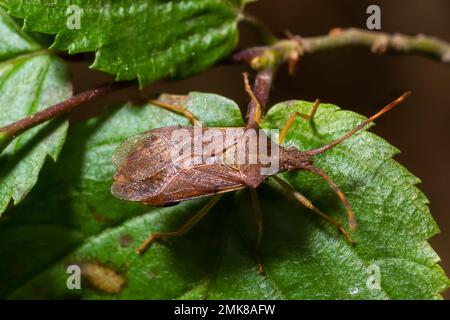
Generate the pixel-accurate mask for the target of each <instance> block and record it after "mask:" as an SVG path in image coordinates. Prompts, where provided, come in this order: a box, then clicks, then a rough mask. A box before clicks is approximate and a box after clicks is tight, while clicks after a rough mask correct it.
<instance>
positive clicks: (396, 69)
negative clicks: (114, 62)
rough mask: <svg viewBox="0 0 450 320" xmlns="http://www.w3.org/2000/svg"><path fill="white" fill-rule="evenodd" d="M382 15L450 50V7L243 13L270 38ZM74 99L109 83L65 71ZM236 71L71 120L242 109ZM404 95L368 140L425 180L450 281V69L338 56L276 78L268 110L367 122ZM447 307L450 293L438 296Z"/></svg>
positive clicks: (420, 1) (258, 7)
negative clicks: (210, 96)
mask: <svg viewBox="0 0 450 320" xmlns="http://www.w3.org/2000/svg"><path fill="white" fill-rule="evenodd" d="M371 4H377V5H379V6H380V7H381V13H382V31H386V32H402V33H406V34H411V35H414V34H418V33H425V34H428V35H433V36H437V37H440V38H442V39H444V40H447V41H450V1H448V0H427V1H425V0H389V1H387V0H385V1H365V0H339V1H336V0H276V1H275V0H272V1H269V0H260V1H259V2H256V3H250V4H249V5H248V7H247V11H248V12H250V13H251V14H253V15H254V16H257V17H258V18H260V19H261V20H262V21H264V22H265V23H266V24H267V26H268V27H269V28H270V29H271V30H272V31H273V32H275V33H276V34H277V35H280V36H281V35H282V34H283V32H284V31H285V30H290V31H292V32H293V33H296V34H299V35H301V36H317V35H322V34H326V33H328V31H329V30H330V29H331V28H334V27H344V28H345V27H358V28H365V26H366V19H367V14H366V9H367V7H368V6H369V5H371ZM256 44H258V43H257V41H256V38H255V37H254V35H253V34H252V33H251V31H250V30H249V29H248V28H246V27H245V26H242V27H241V42H240V45H239V46H240V47H241V48H244V47H248V46H251V45H256ZM71 68H72V74H73V78H74V83H75V90H76V91H81V90H84V89H87V88H90V87H92V86H95V85H97V84H100V83H103V82H105V81H108V80H110V78H109V77H107V76H105V75H103V74H100V73H98V72H94V71H89V70H86V69H87V68H86V64H84V63H81V62H72V63H71ZM244 70H246V69H245V67H242V66H219V67H215V68H213V69H212V70H209V71H207V72H204V73H202V74H200V75H196V76H193V77H190V78H189V79H185V80H182V81H177V82H159V83H156V84H154V85H151V86H149V87H148V88H146V89H145V90H144V92H138V91H137V90H135V89H130V90H126V91H122V92H121V93H118V94H115V95H113V96H111V97H108V98H107V99H103V100H102V101H100V102H97V103H95V104H91V105H89V106H88V107H86V108H83V110H79V111H77V112H76V113H75V114H74V115H73V120H74V121H77V120H80V119H82V118H86V117H89V116H92V115H95V114H98V113H99V112H101V110H102V108H101V107H100V106H101V105H104V104H105V102H108V101H121V100H128V99H137V98H139V97H142V96H147V97H148V96H152V95H153V94H154V93H158V92H169V93H178V94H185V93H188V92H190V91H204V92H214V93H218V94H221V95H224V96H226V97H229V98H231V99H233V100H235V101H237V102H238V103H239V104H240V105H241V106H246V104H247V102H248V98H247V96H246V94H245V92H244V90H243V88H242V77H241V72H242V71H244ZM406 90H412V91H413V96H412V97H411V98H410V99H409V100H408V101H407V102H406V103H405V104H404V105H402V106H401V107H400V108H398V109H397V110H396V111H394V112H392V113H389V114H388V116H386V117H384V118H383V119H382V120H379V121H378V122H377V126H376V127H375V128H374V129H373V131H374V132H376V133H377V134H379V135H380V136H382V137H384V138H385V139H386V140H388V141H389V142H390V143H392V144H393V145H395V146H396V147H398V148H399V149H400V150H402V154H401V155H399V156H397V158H396V159H397V161H399V162H400V163H402V164H403V165H404V166H405V167H407V168H408V169H409V170H410V171H411V172H413V173H414V174H415V175H416V176H418V177H419V178H421V179H422V181H423V183H422V184H421V185H420V186H419V187H420V188H421V189H422V190H423V191H424V193H425V194H426V195H427V196H428V198H429V199H430V206H431V212H432V213H433V216H434V218H435V219H436V220H437V222H438V224H439V226H440V228H441V230H442V233H441V234H440V235H438V236H436V237H434V238H433V239H432V240H431V244H432V245H433V247H434V249H435V250H436V251H437V252H438V254H439V256H440V257H441V259H442V266H443V267H444V268H445V270H446V272H447V275H449V274H450V250H449V246H450V208H449V207H448V205H449V204H450V192H449V190H450V186H449V184H450V169H449V166H450V65H444V64H441V63H438V62H436V61H433V60H430V59H427V58H424V57H422V56H415V55H384V56H377V55H373V54H372V53H370V51H369V50H368V49H345V50H338V51H332V52H324V53H320V54H316V55H312V56H306V57H304V58H303V59H302V60H301V62H300V64H299V70H298V74H297V76H295V77H293V78H292V77H289V76H288V75H287V73H286V71H285V70H282V71H281V72H280V73H279V75H278V77H277V79H276V81H275V86H274V90H273V92H272V96H271V100H270V102H271V104H273V103H276V102H279V101H285V100H288V99H303V100H314V99H315V98H317V97H319V98H321V99H322V101H324V102H331V103H334V104H336V105H339V106H341V107H343V108H345V109H350V110H353V111H356V112H358V113H361V114H364V115H371V114H372V113H373V112H374V111H375V110H378V109H379V108H380V107H381V106H383V105H385V104H386V102H388V101H391V100H392V99H393V98H395V97H397V96H398V95H399V94H401V93H402V92H404V91H406ZM445 297H446V298H447V299H450V292H449V291H448V292H447V293H446V294H445Z"/></svg>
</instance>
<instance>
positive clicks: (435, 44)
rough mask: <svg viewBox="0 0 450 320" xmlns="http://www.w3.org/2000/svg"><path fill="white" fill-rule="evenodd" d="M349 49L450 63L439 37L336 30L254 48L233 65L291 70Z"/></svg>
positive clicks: (446, 47)
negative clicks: (310, 58) (305, 60)
mask: <svg viewBox="0 0 450 320" xmlns="http://www.w3.org/2000/svg"><path fill="white" fill-rule="evenodd" d="M348 47H369V48H370V49H371V51H372V52H374V53H377V54H383V53H386V52H399V53H419V54H423V55H427V56H429V57H432V58H435V59H437V60H439V61H441V62H443V63H450V44H449V43H447V42H445V41H443V40H440V39H438V38H435V37H430V36H425V35H417V36H407V35H403V34H399V33H397V34H392V35H391V34H388V33H384V32H373V31H366V30H360V29H333V30H332V31H331V32H330V33H329V34H328V35H325V36H319V37H310V38H302V37H300V36H290V39H288V40H279V41H278V42H276V43H275V44H273V45H271V46H263V47H253V48H249V49H245V50H243V51H241V52H238V53H236V54H235V55H233V57H232V61H233V62H239V63H248V64H250V65H251V66H252V68H254V69H256V70H264V69H267V68H268V67H273V66H278V65H280V64H282V63H285V62H288V63H290V66H291V67H290V70H291V71H292V66H295V64H296V62H297V61H298V59H299V58H300V57H302V56H304V55H306V54H313V53H316V52H321V51H327V50H333V49H338V48H348Z"/></svg>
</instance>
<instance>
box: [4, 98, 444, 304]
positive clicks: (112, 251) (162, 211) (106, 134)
mask: <svg viewBox="0 0 450 320" xmlns="http://www.w3.org/2000/svg"><path fill="white" fill-rule="evenodd" d="M179 101H180V102H181V103H183V104H185V105H186V106H187V107H188V108H189V109H190V110H191V111H192V112H193V113H194V114H196V115H197V116H198V117H199V118H200V119H201V120H202V121H203V122H204V123H205V124H206V125H208V126H223V127H228V126H242V124H243V121H242V118H241V116H240V112H239V108H238V106H237V105H236V104H235V103H233V102H232V101H230V100H227V99H225V98H222V97H219V96H216V95H211V94H200V93H193V94H191V95H190V96H189V97H188V98H184V99H181V100H179ZM310 107H311V104H310V103H306V102H289V103H285V104H280V105H277V106H275V107H274V108H273V109H272V110H271V111H270V112H269V114H268V116H267V118H266V119H265V121H264V127H265V128H280V127H281V126H282V124H283V122H284V121H285V120H286V118H287V116H288V114H289V112H291V111H294V110H296V111H303V112H305V111H307V110H309V108H310ZM362 119H363V118H362V117H361V116H358V115H357V114H355V113H352V112H347V111H340V110H339V108H338V107H335V106H332V105H322V106H321V107H320V109H319V110H318V112H317V117H316V118H315V121H314V124H315V130H316V131H315V130H314V127H313V126H310V125H308V124H307V123H306V122H305V121H304V120H299V121H297V122H296V124H295V126H294V127H293V128H292V130H291V132H290V134H289V135H288V138H287V140H286V144H295V145H296V146H298V147H299V148H302V149H309V148H311V147H316V146H319V145H322V144H324V143H326V142H328V141H330V140H332V139H334V138H336V137H338V136H340V135H341V134H342V133H343V132H345V131H347V130H348V129H349V128H351V127H353V126H354V125H355V124H357V123H359V122H360V121H361V120H362ZM174 124H188V122H187V120H185V119H184V118H182V117H181V116H179V115H176V114H174V113H172V112H169V111H166V110H161V109H159V108H157V107H155V106H151V105H144V106H134V105H131V104H127V105H125V106H124V107H122V108H119V109H117V108H116V109H113V110H112V111H111V112H110V113H109V115H108V116H107V117H106V118H102V119H96V120H91V121H89V122H88V123H86V124H80V125H78V126H77V127H76V128H75V129H74V131H73V134H72V135H71V136H70V137H69V139H68V142H67V143H66V146H65V149H64V152H63V153H62V155H61V159H60V161H59V162H58V164H57V165H56V164H52V165H49V166H47V167H46V169H45V173H44V174H43V179H41V180H40V181H39V187H38V188H36V189H35V190H34V191H33V194H32V195H30V197H28V198H27V199H26V200H25V201H24V202H23V203H22V204H21V205H20V206H18V207H16V208H14V209H12V210H11V211H10V212H9V215H8V216H9V218H10V219H8V220H4V221H3V222H2V223H1V224H0V259H1V261H2V263H1V264H0V296H2V297H9V298H75V297H78V298H84V299H94V298H99V299H109V298H119V299H127V298H128V299H129V298H133V299H194V298H196V299H221V298H222V299H231V298H233V299H241V298H246V299H306V298H307V299H326V298H331V299H343V298H345V299H388V298H392V299H435V298H439V297H440V295H439V293H440V292H442V291H443V290H445V288H446V287H447V286H448V284H449V282H448V279H447V277H446V276H445V274H444V272H443V271H442V269H441V268H440V267H439V265H438V264H437V262H438V257H437V255H436V254H435V253H434V251H433V250H432V249H431V247H430V246H429V245H428V243H427V239H429V238H430V237H431V236H432V235H434V234H435V233H436V232H437V231H438V229H437V226H436V224H435V222H434V221H433V219H432V217H431V215H430V213H429V211H428V208H427V200H426V198H425V197H424V195H423V194H422V193H421V192H420V191H419V190H418V189H416V187H415V186H414V185H415V184H416V183H417V182H418V180H417V178H415V177H414V176H412V175H411V174H410V173H409V172H408V171H407V170H406V169H404V168H403V167H401V166H400V165H399V164H398V163H396V162H395V161H393V160H392V159H391V158H392V156H393V155H394V154H395V153H396V152H397V150H396V149H395V148H393V147H392V146H390V145H389V144H387V143H386V142H385V141H383V140H382V139H380V138H378V137H376V136H375V135H373V134H371V133H367V132H365V133H362V134H358V135H357V136H355V137H353V138H351V139H350V140H348V142H346V143H345V144H343V145H341V146H339V147H337V148H336V149H334V150H332V151H330V152H327V153H326V154H323V155H321V156H320V157H318V158H317V165H318V166H320V167H321V168H323V169H325V170H326V171H327V172H328V173H329V174H330V175H331V176H332V178H333V179H335V180H336V181H337V182H338V184H339V185H340V186H341V187H342V188H343V189H344V191H345V192H346V194H347V196H348V198H349V200H350V202H351V204H352V205H353V206H354V208H355V211H356V214H357V216H358V222H359V226H358V229H357V231H356V232H355V234H354V237H355V238H356V240H357V241H358V245H357V247H356V248H354V247H351V246H350V245H349V244H348V243H347V242H346V241H345V240H344V239H343V237H342V236H341V235H340V234H338V233H337V232H336V230H335V229H334V228H332V227H331V226H329V225H328V224H326V223H324V222H323V221H322V220H321V219H320V218H318V217H317V216H315V215H314V214H311V212H310V211H308V210H307V209H305V208H303V207H301V206H299V205H296V204H295V203H293V202H291V200H290V198H288V197H287V196H286V194H285V193H284V192H282V191H281V190H280V189H279V188H278V187H276V186H275V184H274V183H273V182H270V181H269V182H267V183H266V184H264V185H263V186H262V187H261V188H260V189H258V193H259V199H260V201H261V207H262V208H263V215H264V221H265V229H264V237H263V242H262V248H261V249H262V250H261V259H262V261H263V262H264V264H265V267H266V272H267V274H266V275H265V276H263V275H260V274H258V272H257V269H258V268H257V264H256V262H255V259H254V255H253V249H252V248H254V238H255V230H254V225H253V219H254V217H253V212H252V210H251V202H250V197H249V192H248V190H243V191H241V192H237V193H229V194H225V195H224V197H223V198H222V200H220V201H219V203H218V204H217V205H216V207H214V208H213V209H212V210H211V212H210V213H209V214H208V216H207V217H206V218H205V219H204V220H203V221H202V222H200V223H199V224H198V225H197V226H195V227H194V228H193V229H192V230H191V231H190V232H189V233H188V234H187V235H185V236H183V237H181V238H177V239H172V240H167V241H164V242H160V243H155V244H154V245H153V246H152V247H151V248H150V249H149V250H148V251H147V252H146V253H145V254H143V255H142V256H138V255H137V254H136V253H135V252H134V249H135V248H136V247H137V246H138V245H139V244H140V243H141V242H142V241H143V240H144V239H145V238H146V237H147V236H148V235H149V234H150V233H151V232H155V231H172V230H175V229H177V228H178V227H179V226H180V225H182V224H183V223H184V222H185V221H186V220H187V219H188V218H189V217H191V216H192V215H193V214H194V213H195V212H196V210H198V209H199V208H200V207H201V206H202V205H204V204H205V203H206V201H208V199H197V200H192V201H186V202H182V203H180V204H178V205H176V206H172V207H168V208H152V207H145V206H142V205H140V204H134V203H129V202H124V201H120V200H118V199H116V198H114V197H113V196H112V195H111V193H110V187H111V184H112V176H113V174H114V170H115V169H114V166H113V165H112V163H111V157H112V154H113V152H114V151H115V149H116V147H117V146H118V144H119V143H120V142H122V141H123V140H124V139H126V138H128V137H129V136H132V135H134V134H137V133H140V132H143V131H145V130H149V129H152V128H157V127H161V126H168V125H174ZM285 178H286V179H288V181H289V182H290V183H292V184H293V185H295V186H296V188H298V189H299V190H301V191H302V192H303V193H305V194H307V195H308V196H309V197H310V198H311V199H312V200H313V201H314V203H315V204H316V205H317V206H318V207H319V208H321V209H323V210H324V211H326V212H328V213H330V214H331V215H333V216H334V217H335V218H337V219H340V220H343V221H345V212H344V210H343V209H342V207H341V205H340V203H339V201H338V200H337V199H336V196H335V195H334V193H333V192H332V191H330V190H329V188H328V187H327V186H326V184H325V183H324V182H323V181H322V180H320V179H317V178H316V177H314V176H311V175H310V174H307V173H297V174H291V175H287V176H285ZM73 264H76V265H79V266H80V267H81V269H82V272H83V274H84V277H83V279H82V283H81V285H82V290H69V289H68V288H67V286H66V282H67V279H68V274H67V272H66V269H67V267H68V266H69V265H73ZM92 270H96V271H97V273H95V274H94V272H92ZM373 270H375V271H379V272H380V274H381V277H380V279H381V288H380V289H376V288H373V287H371V286H370V285H369V286H368V285H367V283H368V282H369V283H372V282H370V281H369V280H370V279H372V278H370V277H371V276H373V274H371V273H370V272H373ZM11 275H13V276H11ZM102 283H103V284H102ZM104 283H108V285H106V286H105V285H104ZM371 288H372V289H371Z"/></svg>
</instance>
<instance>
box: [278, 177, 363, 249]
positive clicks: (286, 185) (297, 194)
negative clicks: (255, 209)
mask: <svg viewBox="0 0 450 320" xmlns="http://www.w3.org/2000/svg"><path fill="white" fill-rule="evenodd" d="M272 178H273V179H274V180H275V181H276V182H277V183H278V184H279V185H280V186H281V187H283V188H284V189H285V190H286V191H287V192H289V193H290V194H291V195H293V196H294V198H295V199H296V200H297V201H298V202H300V203H301V204H302V205H304V206H305V207H306V208H308V209H310V210H311V211H313V212H314V213H316V214H318V215H319V216H320V217H322V218H323V219H325V220H326V221H327V222H328V223H331V224H332V225H334V226H335V227H336V228H337V229H338V230H339V232H340V233H342V235H343V236H344V237H345V238H346V239H347V240H348V241H349V242H350V244H352V245H355V244H356V242H355V240H353V239H352V237H351V236H350V235H349V233H348V232H347V230H345V228H344V227H343V226H342V225H341V224H340V223H339V221H337V220H335V219H333V218H332V217H330V216H329V215H327V214H326V213H324V212H322V211H321V210H319V209H318V208H316V207H315V206H314V205H313V204H312V202H311V201H310V200H308V199H307V198H306V197H305V196H304V195H303V194H301V193H300V192H299V191H297V190H296V189H294V188H293V187H292V186H291V185H290V184H289V183H287V182H286V181H284V180H283V179H281V178H278V177H277V176H273V177H272Z"/></svg>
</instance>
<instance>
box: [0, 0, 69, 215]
mask: <svg viewBox="0 0 450 320" xmlns="http://www.w3.org/2000/svg"><path fill="white" fill-rule="evenodd" d="M71 93H72V88H71V85H70V83H69V81H68V74H67V70H66V68H65V65H64V64H63V62H62V61H61V60H60V59H59V58H57V57H54V56H51V55H50V54H48V53H47V52H45V51H42V48H40V47H39V45H37V44H36V43H35V42H34V41H33V40H31V39H30V38H29V37H28V36H27V35H26V34H25V33H23V32H22V31H21V30H20V29H19V28H18V27H17V25H16V24H15V23H14V22H13V21H12V20H11V18H10V17H8V16H7V15H6V13H5V12H4V10H3V9H2V8H0V127H3V126H5V125H9V124H11V123H14V122H15V121H18V120H20V119H22V118H25V117H26V116H29V115H32V114H34V113H35V112H37V111H40V110H43V109H45V108H46V107H48V106H50V105H53V104H56V103H58V102H60V101H62V100H65V99H67V98H69V97H70V96H71ZM67 126H68V123H67V122H66V121H57V122H51V123H47V124H42V125H40V126H37V127H35V128H33V129H32V130H29V131H27V132H25V133H24V134H22V135H20V136H19V137H17V138H16V139H15V140H13V141H12V142H11V143H9V144H8V142H10V139H9V138H8V137H7V136H5V135H3V136H0V145H1V147H0V215H1V213H2V212H3V211H4V210H5V209H6V207H7V206H8V204H9V203H10V201H11V199H13V200H14V203H15V204H17V203H19V202H20V201H22V199H23V198H24V197H25V196H26V195H27V194H28V192H29V191H30V190H31V188H33V186H34V185H35V183H36V181H37V178H38V175H39V171H40V170H41V167H42V165H43V164H44V161H45V158H46V157H47V155H49V156H50V157H52V158H53V159H54V160H56V158H57V157H58V154H59V152H60V150H61V147H62V145H63V143H64V140H65V137H66V131H67Z"/></svg>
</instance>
